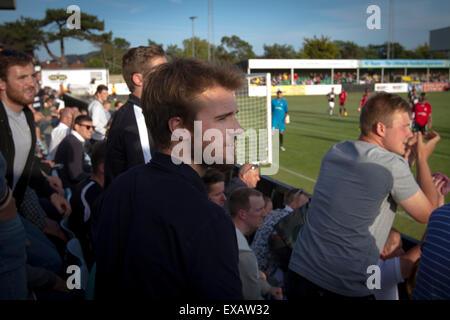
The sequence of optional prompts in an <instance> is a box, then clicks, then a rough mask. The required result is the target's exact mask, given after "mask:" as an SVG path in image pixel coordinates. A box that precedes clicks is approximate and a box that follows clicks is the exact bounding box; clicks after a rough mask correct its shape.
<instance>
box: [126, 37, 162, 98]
mask: <svg viewBox="0 0 450 320" xmlns="http://www.w3.org/2000/svg"><path fill="white" fill-rule="evenodd" d="M156 57H164V50H163V48H162V47H161V46H156V45H153V46H149V47H144V46H140V47H137V48H131V49H130V50H128V51H127V52H126V53H125V54H124V55H123V57H122V75H123V79H124V80H125V82H126V84H127V86H128V89H130V91H131V92H133V90H134V83H133V80H132V77H133V74H135V73H141V74H145V73H146V72H148V71H149V70H150V69H151V68H152V66H151V65H150V64H149V61H150V60H151V59H153V58H156Z"/></svg>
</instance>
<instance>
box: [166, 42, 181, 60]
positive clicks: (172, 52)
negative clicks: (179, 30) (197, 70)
mask: <svg viewBox="0 0 450 320" xmlns="http://www.w3.org/2000/svg"><path fill="white" fill-rule="evenodd" d="M165 52H166V56H167V58H168V59H169V60H172V59H173V58H179V57H182V56H183V50H181V49H180V48H178V46H177V45H176V44H169V45H168V46H167V48H166V50H165Z"/></svg>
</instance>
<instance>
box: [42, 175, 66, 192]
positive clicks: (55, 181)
mask: <svg viewBox="0 0 450 320" xmlns="http://www.w3.org/2000/svg"><path fill="white" fill-rule="evenodd" d="M46 178H47V181H48V183H49V184H50V186H51V187H52V188H53V189H55V190H56V191H57V192H58V194H59V195H60V196H62V197H64V188H63V185H62V181H61V179H60V178H58V177H55V176H46Z"/></svg>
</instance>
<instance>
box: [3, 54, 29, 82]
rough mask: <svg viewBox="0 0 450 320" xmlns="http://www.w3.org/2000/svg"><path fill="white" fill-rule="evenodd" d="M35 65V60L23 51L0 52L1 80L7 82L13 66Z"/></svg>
mask: <svg viewBox="0 0 450 320" xmlns="http://www.w3.org/2000/svg"><path fill="white" fill-rule="evenodd" d="M28 64H33V59H32V58H31V57H30V56H29V55H28V54H26V53H25V52H23V51H16V50H3V51H1V52H0V78H1V79H2V80H3V81H6V80H7V79H6V75H7V74H8V70H9V68H11V67H12V66H22V67H23V66H26V65H28Z"/></svg>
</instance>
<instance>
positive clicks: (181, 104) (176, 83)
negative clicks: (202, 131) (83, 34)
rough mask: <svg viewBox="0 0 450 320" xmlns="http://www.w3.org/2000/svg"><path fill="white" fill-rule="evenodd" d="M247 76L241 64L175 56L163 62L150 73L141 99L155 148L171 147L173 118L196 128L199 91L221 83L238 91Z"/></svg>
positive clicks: (220, 85)
mask: <svg viewBox="0 0 450 320" xmlns="http://www.w3.org/2000/svg"><path fill="white" fill-rule="evenodd" d="M243 79H244V78H243V74H242V72H241V71H238V69H237V67H230V66H217V65H214V64H211V63H209V62H206V61H203V60H200V59H175V60H173V61H171V62H169V63H164V64H161V65H159V66H158V67H157V68H156V70H155V71H154V72H153V73H151V76H149V74H147V75H146V77H145V80H144V88H143V92H142V99H141V101H142V108H143V112H144V116H145V122H146V124H147V128H149V131H150V135H151V140H152V142H153V145H152V147H153V148H154V150H156V151H161V150H163V149H165V148H167V147H169V146H170V142H171V140H170V139H171V135H172V132H171V131H170V128H169V125H168V122H169V119H170V118H173V117H180V118H181V119H182V120H183V122H184V123H185V124H186V127H187V128H188V129H191V130H192V129H193V127H194V120H195V116H196V113H197V110H196V108H195V105H194V103H193V101H194V99H195V98H196V97H197V96H198V95H199V94H201V93H202V92H204V91H206V90H208V89H210V88H213V87H217V86H219V87H224V88H226V89H229V90H235V89H237V88H239V87H240V86H241V85H242V84H243Z"/></svg>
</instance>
